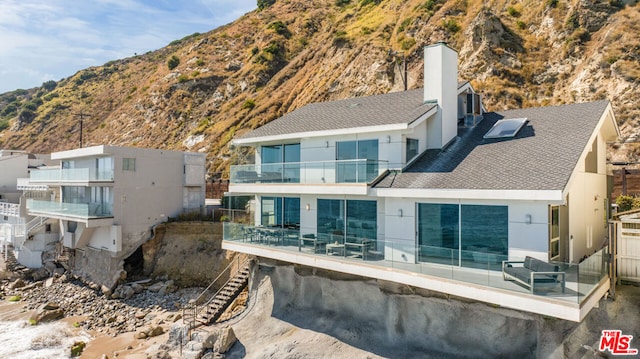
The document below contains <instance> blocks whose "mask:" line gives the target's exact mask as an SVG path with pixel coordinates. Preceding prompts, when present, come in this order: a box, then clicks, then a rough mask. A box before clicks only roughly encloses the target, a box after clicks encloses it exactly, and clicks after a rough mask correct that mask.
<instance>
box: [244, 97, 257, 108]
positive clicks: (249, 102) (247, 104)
mask: <svg viewBox="0 0 640 359" xmlns="http://www.w3.org/2000/svg"><path fill="white" fill-rule="evenodd" d="M254 107H256V102H255V100H253V99H248V100H246V101H245V102H244V103H243V104H242V107H241V108H242V109H243V110H246V109H248V110H253V108H254Z"/></svg>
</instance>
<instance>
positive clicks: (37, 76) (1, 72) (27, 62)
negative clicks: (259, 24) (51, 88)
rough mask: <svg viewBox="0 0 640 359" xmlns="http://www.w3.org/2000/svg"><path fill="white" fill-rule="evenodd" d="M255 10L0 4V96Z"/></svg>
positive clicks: (145, 3) (100, 2)
mask: <svg viewBox="0 0 640 359" xmlns="http://www.w3.org/2000/svg"><path fill="white" fill-rule="evenodd" d="M255 7H256V2H255V0H198V1H166V0H164V1H162V0H94V1H75V0H57V1H50V0H2V3H1V4H0V53H1V54H2V56H0V93H3V92H6V91H11V90H14V89H17V88H31V87H35V86H40V85H41V84H42V82H44V81H47V80H56V81H57V80H60V79H61V78H64V77H67V76H70V75H72V74H74V73H76V72H77V71H79V70H81V69H83V68H86V67H89V66H95V65H102V64H104V63H106V62H107V61H110V60H115V59H118V58H123V57H127V56H132V55H133V54H134V53H138V54H141V53H145V52H147V51H151V50H155V49H158V48H161V47H163V46H165V45H167V44H168V43H169V42H171V41H173V40H176V39H180V38H182V37H184V36H186V35H189V34H192V33H194V32H207V31H210V30H212V29H214V28H216V27H218V26H221V25H224V24H227V23H229V22H232V21H233V20H235V19H237V18H239V17H240V16H242V15H243V14H245V13H246V12H248V11H251V10H253V9H255Z"/></svg>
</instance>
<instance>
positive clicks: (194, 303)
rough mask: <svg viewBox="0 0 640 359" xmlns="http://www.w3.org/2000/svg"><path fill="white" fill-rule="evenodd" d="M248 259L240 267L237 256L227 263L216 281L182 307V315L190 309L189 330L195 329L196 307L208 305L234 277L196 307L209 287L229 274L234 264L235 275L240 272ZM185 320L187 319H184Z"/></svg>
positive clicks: (230, 277)
mask: <svg viewBox="0 0 640 359" xmlns="http://www.w3.org/2000/svg"><path fill="white" fill-rule="evenodd" d="M249 260H250V259H249V258H246V259H245V260H244V261H243V262H242V265H240V263H239V262H240V256H237V257H236V258H235V260H233V261H231V263H229V265H227V267H226V268H225V269H224V270H222V272H220V274H219V275H218V276H217V277H216V279H214V280H213V281H212V282H211V283H210V284H209V286H207V288H205V289H204V290H203V291H202V293H200V295H198V296H197V297H196V298H195V299H192V300H190V301H189V303H188V304H187V305H186V306H185V307H183V313H185V311H186V312H188V311H189V309H191V313H189V314H191V315H192V318H191V320H190V322H191V323H190V324H189V328H190V329H191V328H195V327H196V324H195V322H196V318H197V317H198V312H199V311H198V307H201V308H204V307H206V306H207V305H209V304H210V303H211V301H212V300H213V299H214V298H215V297H216V296H217V295H218V293H220V291H221V290H222V289H224V288H225V286H226V285H227V284H228V283H229V282H230V281H231V280H232V279H233V278H234V277H235V275H234V276H231V275H229V279H227V281H226V282H225V283H224V284H223V285H221V286H220V288H219V289H218V290H217V291H216V292H215V293H214V294H213V295H212V296H211V297H210V298H209V299H208V300H207V301H206V303H204V304H202V305H198V302H199V301H200V300H201V299H202V297H204V295H205V294H206V293H207V292H208V291H209V289H211V287H212V286H213V285H214V284H215V283H216V282H217V281H218V279H220V278H221V277H222V275H223V274H225V273H226V272H227V271H229V272H231V268H232V267H233V265H234V264H237V265H238V269H237V270H236V273H237V272H239V271H240V269H241V268H244V267H245V266H246V264H247V263H248V262H249ZM183 318H185V315H184V314H183ZM185 319H187V318H185Z"/></svg>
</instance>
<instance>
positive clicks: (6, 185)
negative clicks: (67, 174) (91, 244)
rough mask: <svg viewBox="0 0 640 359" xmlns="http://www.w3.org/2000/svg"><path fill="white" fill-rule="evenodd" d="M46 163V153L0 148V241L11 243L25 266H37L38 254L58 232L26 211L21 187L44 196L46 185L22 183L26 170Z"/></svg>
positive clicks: (50, 224) (52, 225)
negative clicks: (43, 154)
mask: <svg viewBox="0 0 640 359" xmlns="http://www.w3.org/2000/svg"><path fill="white" fill-rule="evenodd" d="M47 163H49V159H48V156H36V155H33V154H29V153H27V152H25V151H14V150H1V151H0V243H1V244H2V245H4V246H5V249H6V248H7V246H9V245H11V246H12V247H13V250H14V252H15V256H16V259H17V260H18V261H19V262H20V263H21V264H23V265H25V266H27V267H40V266H41V265H42V260H41V255H42V253H43V252H44V251H45V250H46V249H51V247H50V244H51V243H54V242H55V241H56V239H57V238H59V235H58V234H57V232H58V230H57V226H56V225H55V224H54V223H51V222H47V221H46V220H42V219H40V218H37V219H34V218H33V217H31V216H29V215H28V214H27V213H26V207H25V203H24V201H23V196H22V195H23V190H31V189H37V190H38V193H41V194H42V195H46V193H47V187H46V186H36V187H34V188H29V187H28V186H25V183H26V182H27V181H26V177H28V176H29V171H30V170H32V169H35V168H38V167H40V166H44V165H46V164H47Z"/></svg>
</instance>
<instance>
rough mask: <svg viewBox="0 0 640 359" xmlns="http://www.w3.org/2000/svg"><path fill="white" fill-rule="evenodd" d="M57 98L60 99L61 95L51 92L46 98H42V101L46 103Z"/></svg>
mask: <svg viewBox="0 0 640 359" xmlns="http://www.w3.org/2000/svg"><path fill="white" fill-rule="evenodd" d="M56 97H60V95H59V94H58V93H57V92H50V93H48V94H46V95H44V96H42V99H43V100H45V101H51V100H53V99H54V98H56Z"/></svg>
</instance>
